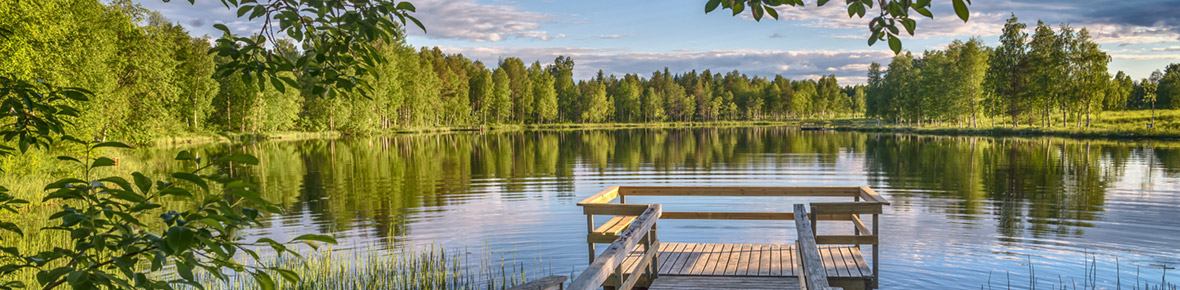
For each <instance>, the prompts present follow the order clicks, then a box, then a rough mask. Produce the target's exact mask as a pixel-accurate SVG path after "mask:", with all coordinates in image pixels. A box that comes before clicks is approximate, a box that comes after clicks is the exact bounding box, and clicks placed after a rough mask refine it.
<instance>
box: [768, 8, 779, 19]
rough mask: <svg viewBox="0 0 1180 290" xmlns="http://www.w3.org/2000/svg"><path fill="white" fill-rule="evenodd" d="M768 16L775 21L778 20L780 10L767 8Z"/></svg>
mask: <svg viewBox="0 0 1180 290" xmlns="http://www.w3.org/2000/svg"><path fill="white" fill-rule="evenodd" d="M766 14H767V15H770V17H773V18H774V20H778V10H775V9H774V7H766Z"/></svg>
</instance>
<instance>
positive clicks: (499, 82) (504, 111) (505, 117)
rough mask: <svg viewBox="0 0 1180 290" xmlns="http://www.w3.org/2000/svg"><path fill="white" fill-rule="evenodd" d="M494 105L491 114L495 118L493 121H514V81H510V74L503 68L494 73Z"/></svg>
mask: <svg viewBox="0 0 1180 290" xmlns="http://www.w3.org/2000/svg"><path fill="white" fill-rule="evenodd" d="M492 84H493V87H494V89H493V91H492V105H491V112H492V113H493V114H492V116H494V117H493V118H492V119H493V120H495V121H496V122H498V123H503V122H508V121H509V120H512V114H513V112H514V110H513V105H512V80H510V79H508V72H507V71H505V70H504V69H503V68H497V69H496V71H495V72H493V73H492Z"/></svg>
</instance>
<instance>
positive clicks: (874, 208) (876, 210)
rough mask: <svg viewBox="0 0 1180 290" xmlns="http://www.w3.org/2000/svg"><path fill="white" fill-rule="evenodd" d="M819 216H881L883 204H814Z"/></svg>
mask: <svg viewBox="0 0 1180 290" xmlns="http://www.w3.org/2000/svg"><path fill="white" fill-rule="evenodd" d="M811 207H814V208H815V210H816V212H817V213H818V214H880V213H881V204H879V203H866V202H813V203H811Z"/></svg>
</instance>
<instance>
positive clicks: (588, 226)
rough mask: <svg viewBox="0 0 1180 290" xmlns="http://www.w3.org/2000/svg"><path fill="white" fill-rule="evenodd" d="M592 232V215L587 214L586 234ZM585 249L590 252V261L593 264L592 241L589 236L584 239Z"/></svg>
mask: <svg viewBox="0 0 1180 290" xmlns="http://www.w3.org/2000/svg"><path fill="white" fill-rule="evenodd" d="M592 233H594V215H592V214H588V215H586V235H587V236H589V235H590V234H592ZM586 249H587V251H588V252H590V253H589V255H590V263H591V264H593V263H594V241H591V240H590V239H589V238H587V239H586Z"/></svg>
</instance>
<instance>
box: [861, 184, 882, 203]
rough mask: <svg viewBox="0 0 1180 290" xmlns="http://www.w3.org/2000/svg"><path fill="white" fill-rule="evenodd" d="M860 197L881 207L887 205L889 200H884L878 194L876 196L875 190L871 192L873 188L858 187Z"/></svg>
mask: <svg viewBox="0 0 1180 290" xmlns="http://www.w3.org/2000/svg"><path fill="white" fill-rule="evenodd" d="M860 196H861V197H863V198H864V199H865V200H866V201H869V200H871V201H875V202H877V203H880V204H883V205H889V200H886V199H885V197H882V196H881V195H880V194H877V191H876V190H873V188H871V187H868V186H861V187H860Z"/></svg>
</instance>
